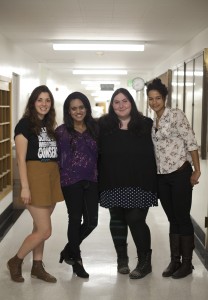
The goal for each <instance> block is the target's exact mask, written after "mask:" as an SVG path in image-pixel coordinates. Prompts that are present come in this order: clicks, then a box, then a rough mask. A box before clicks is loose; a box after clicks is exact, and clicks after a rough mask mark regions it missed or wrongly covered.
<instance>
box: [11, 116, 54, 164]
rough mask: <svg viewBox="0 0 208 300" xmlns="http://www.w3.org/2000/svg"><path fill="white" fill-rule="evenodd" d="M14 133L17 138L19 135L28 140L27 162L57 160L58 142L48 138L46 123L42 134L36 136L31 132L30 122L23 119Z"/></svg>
mask: <svg viewBox="0 0 208 300" xmlns="http://www.w3.org/2000/svg"><path fill="white" fill-rule="evenodd" d="M14 133H15V137H16V136H17V135H18V134H22V135H23V136H24V137H25V138H26V139H27V140H28V147H27V154H26V160H39V161H54V160H57V145H56V141H55V140H53V139H51V138H50V137H49V136H48V134H47V131H46V127H44V123H43V127H42V128H41V132H40V134H39V135H36V134H35V133H33V132H32V131H31V128H30V120H29V119H28V118H22V119H21V120H20V121H19V122H18V123H17V125H16V127H15V130H14Z"/></svg>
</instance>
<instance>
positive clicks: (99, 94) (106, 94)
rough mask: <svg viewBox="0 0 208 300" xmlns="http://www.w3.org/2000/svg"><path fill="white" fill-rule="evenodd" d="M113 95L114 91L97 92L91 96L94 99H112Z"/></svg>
mask: <svg viewBox="0 0 208 300" xmlns="http://www.w3.org/2000/svg"><path fill="white" fill-rule="evenodd" d="M112 94H113V91H96V92H94V93H91V96H93V97H106V96H107V97H111V96H112Z"/></svg>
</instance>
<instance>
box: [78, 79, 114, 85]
mask: <svg viewBox="0 0 208 300" xmlns="http://www.w3.org/2000/svg"><path fill="white" fill-rule="evenodd" d="M81 84H86V85H100V84H115V85H119V84H120V81H115V80H82V81H81Z"/></svg>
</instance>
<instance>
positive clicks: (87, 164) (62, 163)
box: [56, 92, 98, 278]
mask: <svg viewBox="0 0 208 300" xmlns="http://www.w3.org/2000/svg"><path fill="white" fill-rule="evenodd" d="M91 113H92V112H91V106H90V102H89V100H88V98H87V97H86V96H85V95H84V94H82V93H80V92H74V93H71V94H70V95H69V96H68V97H67V98H66V100H65V102H64V124H62V125H61V126H59V127H58V128H57V129H56V136H57V145H58V164H59V169H60V174H61V187H62V191H63V194H64V198H65V203H66V207H67V211H68V216H69V220H68V232H67V234H68V243H67V244H66V246H65V247H64V249H63V251H61V255H60V263H62V262H63V260H64V261H65V262H66V263H67V264H70V265H72V267H73V272H74V273H76V275H77V276H79V277H83V278H88V277H89V274H88V273H87V272H86V271H85V269H84V267H83V264H82V258H81V251H80V244H81V243H82V241H83V240H84V239H85V238H86V237H87V236H88V235H89V234H90V233H91V232H92V231H93V230H94V229H95V227H96V226H97V222H98V186H97V138H98V124H97V122H96V121H95V120H94V119H93V117H92V115H91Z"/></svg>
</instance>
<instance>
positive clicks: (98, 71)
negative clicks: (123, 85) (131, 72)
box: [72, 69, 127, 75]
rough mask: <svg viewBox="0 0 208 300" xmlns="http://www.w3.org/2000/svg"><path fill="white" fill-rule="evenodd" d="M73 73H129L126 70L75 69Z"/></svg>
mask: <svg viewBox="0 0 208 300" xmlns="http://www.w3.org/2000/svg"><path fill="white" fill-rule="evenodd" d="M72 74H74V75H127V71H126V70H107V69H103V70H98V69H93V70H92V69H91V70H73V71H72Z"/></svg>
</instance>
